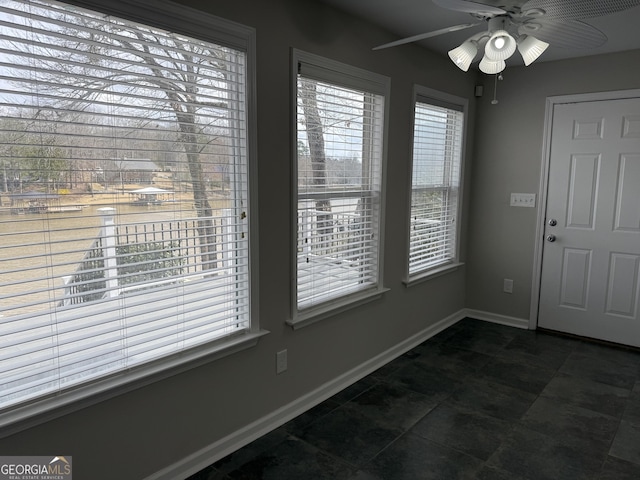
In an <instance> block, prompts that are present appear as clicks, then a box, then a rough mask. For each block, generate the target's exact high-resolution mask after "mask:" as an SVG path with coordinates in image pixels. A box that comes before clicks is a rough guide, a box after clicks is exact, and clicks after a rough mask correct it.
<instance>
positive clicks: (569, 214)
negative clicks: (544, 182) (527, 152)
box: [538, 99, 640, 346]
mask: <svg viewBox="0 0 640 480" xmlns="http://www.w3.org/2000/svg"><path fill="white" fill-rule="evenodd" d="M551 219H554V220H555V221H556V222H555V223H554V222H551V223H548V222H549V220H551ZM546 220H547V223H546V227H545V238H549V239H550V240H547V241H545V244H544V248H543V258H542V275H541V285H540V300H539V301H540V304H539V309H538V325H539V326H540V327H544V328H549V329H553V330H558V331H562V332H568V333H574V334H577V335H583V336H587V337H593V338H598V339H603V340H608V341H612V342H617V343H622V344H627V345H634V346H640V316H639V310H640V306H639V304H640V99H624V100H610V101H597V102H595V101H594V102H583V103H572V104H562V105H556V106H555V107H554V113H553V126H552V138H551V149H550V162H549V182H548V191H547V211H546ZM550 235H551V237H549V236H550Z"/></svg>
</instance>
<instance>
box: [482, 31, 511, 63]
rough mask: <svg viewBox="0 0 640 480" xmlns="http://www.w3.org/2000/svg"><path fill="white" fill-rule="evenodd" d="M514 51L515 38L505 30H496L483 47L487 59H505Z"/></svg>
mask: <svg viewBox="0 0 640 480" xmlns="http://www.w3.org/2000/svg"><path fill="white" fill-rule="evenodd" d="M515 51H516V40H515V39H514V38H513V37H512V36H511V35H509V33H508V32H507V31H506V30H496V31H495V32H493V33H492V34H491V38H489V41H488V42H487V45H486V46H485V47H484V54H485V55H486V56H487V57H488V58H489V60H494V61H496V60H506V59H507V58H509V57H510V56H511V55H513V53H514V52H515Z"/></svg>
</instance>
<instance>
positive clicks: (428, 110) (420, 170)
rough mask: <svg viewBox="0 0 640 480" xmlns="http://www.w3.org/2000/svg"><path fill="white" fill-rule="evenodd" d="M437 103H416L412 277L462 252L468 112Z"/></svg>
mask: <svg viewBox="0 0 640 480" xmlns="http://www.w3.org/2000/svg"><path fill="white" fill-rule="evenodd" d="M434 103H436V102H430V103H426V102H423V101H417V102H416V105H415V119H414V139H413V174H412V194H411V222H410V229H411V231H410V235H409V242H410V244H409V275H410V276H411V275H415V274H417V273H420V272H423V271H424V270H426V269H429V268H431V267H433V266H436V265H440V264H443V263H446V262H450V261H452V260H453V259H454V257H455V255H456V241H457V240H456V221H457V214H458V192H459V180H460V161H461V152H462V127H463V120H464V116H463V112H462V111H460V110H458V109H454V108H449V107H447V106H441V105H440V104H438V103H436V104H434Z"/></svg>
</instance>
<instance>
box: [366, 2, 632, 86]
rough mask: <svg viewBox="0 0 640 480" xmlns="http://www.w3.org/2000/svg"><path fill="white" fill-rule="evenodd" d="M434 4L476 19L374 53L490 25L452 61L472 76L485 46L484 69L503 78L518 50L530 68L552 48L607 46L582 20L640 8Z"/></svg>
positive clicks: (624, 5)
mask: <svg viewBox="0 0 640 480" xmlns="http://www.w3.org/2000/svg"><path fill="white" fill-rule="evenodd" d="M433 3H435V4H436V5H438V6H440V7H443V8H446V9H449V10H455V11H458V12H463V13H468V14H470V15H471V16H472V17H474V18H475V19H476V21H475V22H473V23H465V24H462V25H454V26H451V27H446V28H442V29H440V30H435V31H432V32H427V33H422V34H419V35H414V36H411V37H408V38H403V39H401V40H396V41H395V42H390V43H385V44H384V45H380V46H378V47H375V48H374V50H380V49H383V48H389V47H395V46H398V45H403V44H405V43H411V42H417V41H419V40H424V39H426V38H430V37H435V36H437V35H443V34H446V33H450V32H455V31H458V30H464V29H468V28H472V27H475V26H477V25H480V24H482V23H483V22H486V23H487V25H488V28H487V29H486V30H485V31H482V32H480V33H476V34H475V35H472V36H471V37H469V38H468V39H467V40H465V41H464V42H463V43H462V44H461V45H460V46H458V47H456V48H454V49H452V50H450V51H449V57H450V58H451V60H452V61H453V62H454V63H455V64H456V65H457V66H458V67H459V68H460V69H461V70H463V71H465V72H466V71H467V70H469V67H470V66H471V63H472V62H473V61H474V59H475V57H476V55H477V54H478V50H480V49H482V48H484V55H483V56H482V59H481V60H480V64H479V68H480V71H482V72H483V73H486V74H497V73H500V72H502V71H503V70H504V69H505V68H506V60H507V59H508V58H510V57H511V56H512V55H513V54H514V53H515V51H516V49H517V50H518V51H519V52H520V54H521V55H522V59H523V61H524V64H525V65H527V66H528V65H530V64H531V63H533V62H534V61H535V60H536V59H537V58H538V57H540V55H542V54H543V53H544V51H545V50H546V49H547V47H548V46H549V45H550V44H553V45H554V46H558V47H564V48H596V47H599V46H601V45H603V44H604V43H605V42H606V41H607V37H606V35H605V34H604V33H602V32H601V31H600V30H598V29H597V28H595V27H593V26H592V25H589V24H588V23H584V22H582V21H580V20H584V19H587V18H595V17H601V16H605V15H609V14H611V13H615V12H620V11H623V10H627V9H629V8H632V7H635V6H638V5H640V0H580V1H575V0H484V1H472V0H433Z"/></svg>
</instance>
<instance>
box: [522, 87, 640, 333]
mask: <svg viewBox="0 0 640 480" xmlns="http://www.w3.org/2000/svg"><path fill="white" fill-rule="evenodd" d="M625 98H640V89H634V90H617V91H611V92H596V93H582V94H575V95H560V96H555V97H547V102H546V108H545V116H544V138H543V142H542V167H541V169H540V187H539V192H538V198H539V202H538V218H537V222H536V241H535V248H534V252H533V279H532V281H531V309H530V312H529V329H530V330H535V329H536V328H537V326H538V310H539V306H540V282H541V281H542V250H543V249H544V244H545V242H544V232H545V217H546V213H547V193H548V189H549V164H550V162H551V132H552V130H553V113H554V109H555V106H556V105H561V104H565V103H581V102H595V101H603V100H622V99H625Z"/></svg>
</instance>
